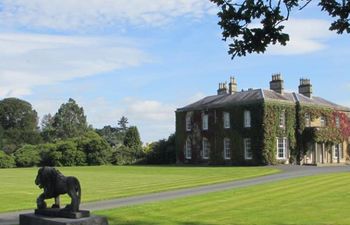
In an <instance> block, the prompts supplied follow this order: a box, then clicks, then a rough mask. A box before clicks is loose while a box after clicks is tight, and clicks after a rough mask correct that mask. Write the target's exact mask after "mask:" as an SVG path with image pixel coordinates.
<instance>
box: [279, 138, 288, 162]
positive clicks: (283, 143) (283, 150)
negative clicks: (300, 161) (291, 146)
mask: <svg viewBox="0 0 350 225" xmlns="http://www.w3.org/2000/svg"><path fill="white" fill-rule="evenodd" d="M286 158H287V138H277V159H286Z"/></svg>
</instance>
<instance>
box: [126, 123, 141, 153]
mask: <svg viewBox="0 0 350 225" xmlns="http://www.w3.org/2000/svg"><path fill="white" fill-rule="evenodd" d="M124 145H125V146H126V147H128V148H130V149H131V150H132V151H133V153H134V156H135V157H136V158H139V157H141V155H142V142H141V138H140V133H139V131H138V129H137V127H135V126H131V127H129V128H128V129H127V131H126V133H125V138H124Z"/></svg>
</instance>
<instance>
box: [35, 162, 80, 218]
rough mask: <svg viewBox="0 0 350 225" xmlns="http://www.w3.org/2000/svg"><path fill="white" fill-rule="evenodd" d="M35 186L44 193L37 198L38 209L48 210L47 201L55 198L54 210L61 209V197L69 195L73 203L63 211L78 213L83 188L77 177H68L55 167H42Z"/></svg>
mask: <svg viewBox="0 0 350 225" xmlns="http://www.w3.org/2000/svg"><path fill="white" fill-rule="evenodd" d="M35 184H36V185H38V186H39V188H43V189H44V192H43V193H42V194H41V195H39V197H38V198H37V207H38V209H45V208H47V205H46V202H45V199H50V198H55V203H54V204H53V205H52V208H60V197H59V196H60V195H62V194H66V193H67V194H68V195H69V197H70V198H71V203H70V204H69V205H67V206H66V207H65V208H64V209H63V210H67V211H70V212H78V211H79V205H80V199H81V188H80V183H79V180H78V179H77V178H76V177H66V176H64V175H63V174H62V173H61V172H60V171H58V170H57V169H55V168H53V167H42V168H40V169H39V171H38V175H37V176H36V179H35Z"/></svg>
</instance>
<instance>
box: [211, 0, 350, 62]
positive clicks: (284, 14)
mask: <svg viewBox="0 0 350 225" xmlns="http://www.w3.org/2000/svg"><path fill="white" fill-rule="evenodd" d="M210 1H212V2H214V3H216V4H217V6H219V7H220V11H219V13H218V16H219V18H220V22H219V25H220V26H221V28H222V30H223V32H222V36H223V40H224V41H228V40H229V41H232V42H231V43H230V44H229V52H228V53H229V54H230V55H232V58H234V57H235V56H245V55H246V54H247V53H252V52H256V53H264V52H265V51H266V47H267V46H269V45H270V44H273V45H274V44H276V43H279V44H281V45H286V44H287V42H288V41H289V35H288V34H287V33H284V32H283V30H284V26H283V25H282V23H283V22H284V21H287V20H288V19H289V15H290V13H291V12H292V11H293V10H302V9H304V8H305V7H306V6H307V5H308V4H309V3H310V2H311V0H283V1H281V0H279V1H275V0H238V1H235V0H210ZM318 6H320V7H321V10H322V11H325V12H326V13H328V14H329V15H330V16H331V17H333V19H334V21H333V23H332V24H331V25H330V28H329V29H330V30H332V31H336V32H337V33H338V34H342V33H344V32H346V33H350V1H349V0H320V2H319V3H318ZM257 21H259V22H260V26H259V27H256V26H254V24H256V22H257Z"/></svg>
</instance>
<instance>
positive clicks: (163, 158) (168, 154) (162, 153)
mask: <svg viewBox="0 0 350 225" xmlns="http://www.w3.org/2000/svg"><path fill="white" fill-rule="evenodd" d="M148 148H149V150H148V152H147V153H146V159H145V163H148V164H174V163H175V162H176V150H175V135H174V134H172V135H170V136H169V138H168V140H165V139H164V140H160V141H157V142H154V143H152V144H151V145H150V146H148Z"/></svg>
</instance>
